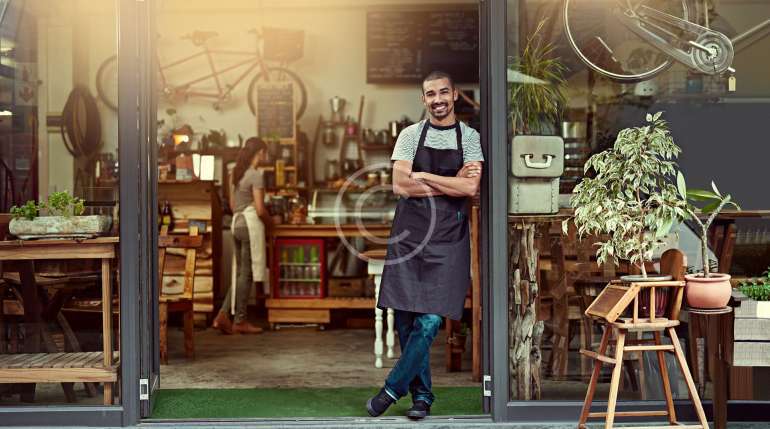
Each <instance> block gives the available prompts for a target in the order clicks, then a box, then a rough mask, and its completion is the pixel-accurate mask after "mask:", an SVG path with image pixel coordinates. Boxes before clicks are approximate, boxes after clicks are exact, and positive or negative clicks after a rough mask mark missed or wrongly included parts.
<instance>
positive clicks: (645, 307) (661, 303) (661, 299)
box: [620, 274, 671, 318]
mask: <svg viewBox="0 0 770 429" xmlns="http://www.w3.org/2000/svg"><path fill="white" fill-rule="evenodd" d="M620 279H621V280H623V281H626V282H629V283H632V282H633V283H643V282H664V281H669V280H671V276H669V275H665V276H662V275H656V274H652V275H649V276H647V277H642V275H641V274H634V275H628V276H620ZM668 295H669V293H668V289H667V288H661V289H658V290H657V291H656V293H655V318H659V317H665V316H666V310H667V309H668ZM631 309H632V307H629V308H628V310H627V312H628V313H629V314H630V312H631V311H632V310H631ZM639 317H650V294H649V292H644V293H639Z"/></svg>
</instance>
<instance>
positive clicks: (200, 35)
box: [183, 30, 219, 46]
mask: <svg viewBox="0 0 770 429" xmlns="http://www.w3.org/2000/svg"><path fill="white" fill-rule="evenodd" d="M217 36H219V33H217V32H216V31H198V30H195V31H193V32H192V34H188V35H186V36H184V37H183V39H190V40H192V42H193V44H194V45H195V46H200V45H202V44H204V43H206V41H207V40H209V39H211V38H214V37H217Z"/></svg>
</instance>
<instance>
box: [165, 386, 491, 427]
mask: <svg viewBox="0 0 770 429" xmlns="http://www.w3.org/2000/svg"><path fill="white" fill-rule="evenodd" d="M377 391H378V389H377V388H365V387H340V388H332V389H161V390H159V391H157V393H155V408H154V410H153V413H152V418H153V419H194V418H271V417H274V418H290V417H365V416H368V414H367V413H366V400H367V399H369V397H371V396H372V395H374V394H375V393H377ZM433 394H434V395H435V396H436V400H435V402H434V403H433V406H432V407H431V414H432V415H478V414H482V406H481V390H480V388H479V387H435V388H434V389H433ZM409 407H411V399H410V397H408V396H407V397H404V398H401V400H399V401H398V402H397V403H396V404H394V405H392V406H391V407H390V408H389V409H388V411H387V412H386V413H385V415H386V416H403V415H404V413H405V412H406V410H407V409H409Z"/></svg>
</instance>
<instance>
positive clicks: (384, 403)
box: [366, 389, 396, 417]
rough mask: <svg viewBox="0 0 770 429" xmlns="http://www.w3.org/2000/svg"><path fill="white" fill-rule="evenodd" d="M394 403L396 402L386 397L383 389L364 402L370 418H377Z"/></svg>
mask: <svg viewBox="0 0 770 429" xmlns="http://www.w3.org/2000/svg"><path fill="white" fill-rule="evenodd" d="M394 402H396V400H395V399H393V398H392V397H391V396H390V395H388V393H387V392H385V389H380V392H379V393H378V394H376V395H374V396H372V397H371V398H369V400H368V401H366V411H368V412H369V415H370V416H372V417H377V416H379V415H381V414H382V413H384V412H385V410H387V409H388V407H389V406H391V405H392V404H393V403H394Z"/></svg>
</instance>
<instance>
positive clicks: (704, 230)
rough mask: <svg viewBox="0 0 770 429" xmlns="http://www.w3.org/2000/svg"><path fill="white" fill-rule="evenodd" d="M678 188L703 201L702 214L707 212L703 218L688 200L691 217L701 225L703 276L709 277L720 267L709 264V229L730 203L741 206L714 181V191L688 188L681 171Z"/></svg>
mask: <svg viewBox="0 0 770 429" xmlns="http://www.w3.org/2000/svg"><path fill="white" fill-rule="evenodd" d="M676 185H677V190H678V192H679V195H680V196H683V197H686V198H687V200H689V201H692V202H695V203H703V204H704V205H703V207H701V208H700V213H701V214H707V215H708V217H707V218H706V220H705V221H704V220H701V218H700V217H699V216H698V213H696V210H698V208H697V207H696V206H694V205H693V204H690V203H689V202H688V204H687V213H688V215H689V217H690V218H691V219H692V220H694V221H695V222H696V223H697V224H698V226H699V227H700V229H701V230H700V243H701V249H700V250H701V262H702V263H703V273H702V274H703V277H709V276H710V275H711V272H712V271H717V270H718V269H719V267H718V266H717V267H713V266H711V264H707V263H706V261H707V260H708V230H709V228H710V227H711V224H712V223H713V222H714V219H716V217H717V215H718V214H719V213H720V212H721V211H722V209H723V208H725V207H726V206H728V205H732V206H733V207H735V208H736V209H738V210H740V209H741V208H740V207H739V206H738V204H736V203H735V202H734V201H733V199H732V197H731V196H730V194H727V195H722V193H721V192H719V189H718V188H717V185H716V184H715V183H714V182H713V181H712V182H711V189H712V190H713V191H709V190H705V189H687V184H686V183H685V180H684V175H683V174H682V172H681V171H680V172H679V174H678V175H677V178H676Z"/></svg>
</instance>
